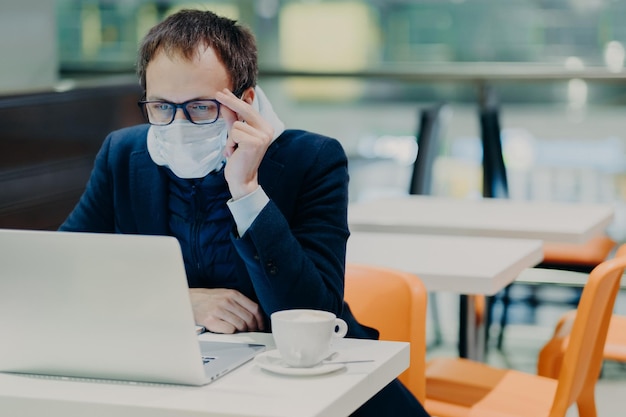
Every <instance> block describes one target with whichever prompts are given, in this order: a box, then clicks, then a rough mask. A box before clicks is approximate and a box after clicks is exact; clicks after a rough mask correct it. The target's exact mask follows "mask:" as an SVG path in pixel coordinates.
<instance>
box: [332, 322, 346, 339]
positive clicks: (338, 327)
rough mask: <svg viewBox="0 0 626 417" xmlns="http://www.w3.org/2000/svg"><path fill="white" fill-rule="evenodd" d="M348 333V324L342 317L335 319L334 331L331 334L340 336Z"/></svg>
mask: <svg viewBox="0 0 626 417" xmlns="http://www.w3.org/2000/svg"><path fill="white" fill-rule="evenodd" d="M347 333H348V324H347V323H346V322H345V321H343V319H340V318H336V319H335V331H334V333H333V336H334V337H336V338H342V337H344V336H345V335H346V334H347Z"/></svg>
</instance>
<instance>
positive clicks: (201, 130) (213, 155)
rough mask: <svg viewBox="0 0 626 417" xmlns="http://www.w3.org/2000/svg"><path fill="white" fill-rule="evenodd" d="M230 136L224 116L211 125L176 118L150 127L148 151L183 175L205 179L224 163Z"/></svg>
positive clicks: (184, 176)
mask: <svg viewBox="0 0 626 417" xmlns="http://www.w3.org/2000/svg"><path fill="white" fill-rule="evenodd" d="M227 137H228V128H227V126H226V122H225V121H224V119H217V121H216V122H215V123H211V124H210V125H196V124H193V123H191V122H190V121H188V120H174V121H173V122H172V123H171V124H169V125H166V126H150V129H149V130H148V153H149V154H150V157H151V158H152V160H153V161H154V163H155V164H157V165H161V166H167V167H169V168H170V169H171V170H172V172H174V174H176V176H177V177H179V178H202V177H204V176H206V175H207V174H208V173H209V172H211V171H215V170H219V169H220V168H222V166H223V165H224V161H225V157H224V155H223V152H224V148H225V146H226V139H227Z"/></svg>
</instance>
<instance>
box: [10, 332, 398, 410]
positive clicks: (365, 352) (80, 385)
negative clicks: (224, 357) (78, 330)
mask: <svg viewBox="0 0 626 417" xmlns="http://www.w3.org/2000/svg"><path fill="white" fill-rule="evenodd" d="M200 338H201V339H206V340H225V341H246V342H251V343H264V344H266V345H268V349H269V348H273V345H274V342H273V339H272V336H271V334H267V333H241V334H237V335H214V334H203V335H201V336H200ZM42 346H44V347H45V340H42ZM336 350H337V351H338V352H339V354H338V357H337V359H336V360H358V359H374V361H373V362H365V363H350V364H347V365H346V368H345V369H343V370H340V371H337V372H334V373H331V374H327V375H319V376H309V377H290V376H282V375H276V374H272V373H269V372H266V371H264V370H262V369H260V368H259V367H258V366H257V365H255V364H254V363H253V362H248V363H246V364H244V365H243V366H242V367H240V368H238V369H236V370H234V371H232V372H231V373H229V374H227V375H225V376H223V377H222V378H220V379H218V380H217V381H214V382H213V383H211V384H209V385H205V386H202V387H189V386H175V385H158V384H129V383H121V382H120V383H114V382H106V381H88V380H78V379H67V380H62V379H60V378H52V377H50V378H46V377H37V376H27V375H17V374H3V373H0V415H3V416H4V415H7V416H9V415H10V416H20V417H30V416H33V417H35V416H37V417H41V416H63V417H85V416H94V417H98V416H116V417H144V416H145V417H148V416H150V417H165V416H168V417H169V416H172V417H188V416H195V417H198V416H203V417H217V416H221V417H223V416H229V417H299V416H301V417H323V416H326V417H338V416H348V415H349V414H350V413H351V412H352V411H354V410H355V409H357V408H358V407H359V406H360V405H361V404H363V403H364V402H365V401H367V400H368V399H369V398H371V397H372V396H373V395H374V394H375V393H377V392H378V391H379V390H380V389H381V388H383V387H384V386H385V385H387V384H388V383H389V382H390V381H391V380H393V379H394V378H396V377H397V376H398V375H399V374H400V373H402V372H403V371H404V370H405V369H406V368H407V367H408V365H409V344H408V343H404V342H382V341H376V340H359V339H341V340H339V341H337V344H336ZM44 354H45V352H44ZM100 359H102V358H94V360H100ZM163 359H164V360H167V358H163Z"/></svg>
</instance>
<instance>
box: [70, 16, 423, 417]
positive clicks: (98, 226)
mask: <svg viewBox="0 0 626 417" xmlns="http://www.w3.org/2000/svg"><path fill="white" fill-rule="evenodd" d="M137 71H138V74H139V78H140V81H141V85H142V87H143V88H144V90H145V99H144V100H142V101H141V102H140V107H141V108H142V110H143V111H144V114H145V115H146V117H147V120H148V121H149V124H148V125H140V126H134V127H130V128H126V129H122V130H119V131H115V132H113V133H111V134H110V135H109V136H108V137H107V138H106V140H105V141H104V144H103V146H102V148H101V150H100V151H99V153H98V156H97V157H96V162H95V166H94V169H93V172H92V174H91V177H90V179H89V183H88V184H87V188H86V190H85V192H84V194H83V195H82V197H81V199H80V201H79V202H78V204H77V206H76V207H75V208H74V210H73V211H72V213H71V214H70V215H69V217H68V218H67V220H66V221H65V222H64V223H63V225H62V226H61V230H66V231H90V232H111V233H112V232H114V233H137V234H158V235H172V236H175V237H176V238H177V239H178V240H179V242H180V244H181V247H182V250H183V258H184V260H185V268H186V272H187V278H188V282H189V287H190V297H191V300H192V305H193V311H194V316H195V319H196V322H197V323H198V324H201V325H203V326H205V327H206V328H207V329H208V330H209V331H213V332H220V333H233V332H237V331H270V329H269V320H268V317H269V315H270V314H271V313H273V312H274V311H278V310H283V309H290V308H314V309H320V310H327V311H332V312H334V313H335V314H336V315H337V316H339V317H341V318H343V319H344V320H345V321H346V322H347V324H348V328H349V333H348V336H351V337H361V338H376V337H377V333H376V331H375V330H374V329H370V328H367V327H365V326H362V325H360V324H359V323H358V322H357V321H356V320H355V319H354V317H353V316H352V314H351V313H350V310H349V308H348V307H347V305H346V304H345V303H344V301H343V283H344V280H343V276H344V264H345V249H346V241H347V239H348V236H349V231H348V226H347V204H348V172H347V159H346V156H345V153H344V151H343V149H342V147H341V145H340V144H339V142H337V141H336V140H334V139H331V138H327V137H323V136H320V135H317V134H313V133H310V132H305V131H300V130H285V129H284V125H283V124H282V122H281V121H280V120H279V119H278V117H277V116H276V114H275V113H274V111H273V110H272V107H271V104H270V103H269V101H268V100H267V98H266V97H265V95H264V94H263V92H262V91H261V90H260V89H259V88H258V87H257V86H256V77H257V51H256V43H255V40H254V37H253V35H252V34H251V33H250V32H249V31H248V30H247V29H245V28H243V27H241V26H239V25H237V24H236V22H234V21H232V20H229V19H225V18H222V17H219V16H216V15H215V14H213V13H211V12H202V11H197V10H183V11H181V12H178V13H176V14H174V15H172V16H170V17H168V18H167V19H165V20H164V21H163V22H161V23H160V24H157V25H156V26H155V27H154V28H152V29H151V30H150V32H149V33H148V34H147V35H146V37H145V39H144V40H143V42H142V44H141V47H140V51H139V59H138V68H137ZM146 292H149V289H148V288H147V289H146ZM385 413H387V414H388V415H390V416H391V415H393V416H401V415H412V416H419V415H426V414H425V412H424V411H423V410H422V408H421V406H420V404H419V403H418V402H417V401H416V400H415V398H413V396H412V395H411V394H410V393H408V391H407V390H406V389H405V388H404V387H403V386H402V385H401V384H400V383H399V382H398V381H394V382H393V383H392V384H390V385H389V386H388V387H387V388H385V389H384V390H383V391H381V394H379V395H377V396H376V397H374V399H372V400H370V402H368V403H367V404H366V405H364V406H363V407H362V409H361V410H359V411H358V412H357V414H355V415H364V416H365V415H368V416H369V415H372V416H374V415H376V416H382V415H386V414H385ZM420 413H421V414H420Z"/></svg>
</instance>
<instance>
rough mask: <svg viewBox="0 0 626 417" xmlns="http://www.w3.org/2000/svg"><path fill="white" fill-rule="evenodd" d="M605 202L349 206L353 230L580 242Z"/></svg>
mask: <svg viewBox="0 0 626 417" xmlns="http://www.w3.org/2000/svg"><path fill="white" fill-rule="evenodd" d="M613 216H614V208H613V206H611V205H608V204H581V203H575V204H573V203H556V202H539V201H517V200H506V199H493V198H485V199H476V200H468V199H454V198H445V197H432V196H417V195H412V196H406V197H396V198H381V199H376V200H371V201H367V202H362V203H354V204H351V205H350V207H349V208H348V222H349V224H350V229H351V230H352V231H364V232H395V233H413V234H415V233H417V234H446V235H461V236H486V237H505V238H523V239H541V240H543V241H547V242H572V243H583V242H585V241H587V240H588V239H589V238H591V237H593V236H596V235H599V234H601V233H603V232H604V231H605V229H606V228H607V226H608V225H609V224H610V223H611V221H612V220H613Z"/></svg>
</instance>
